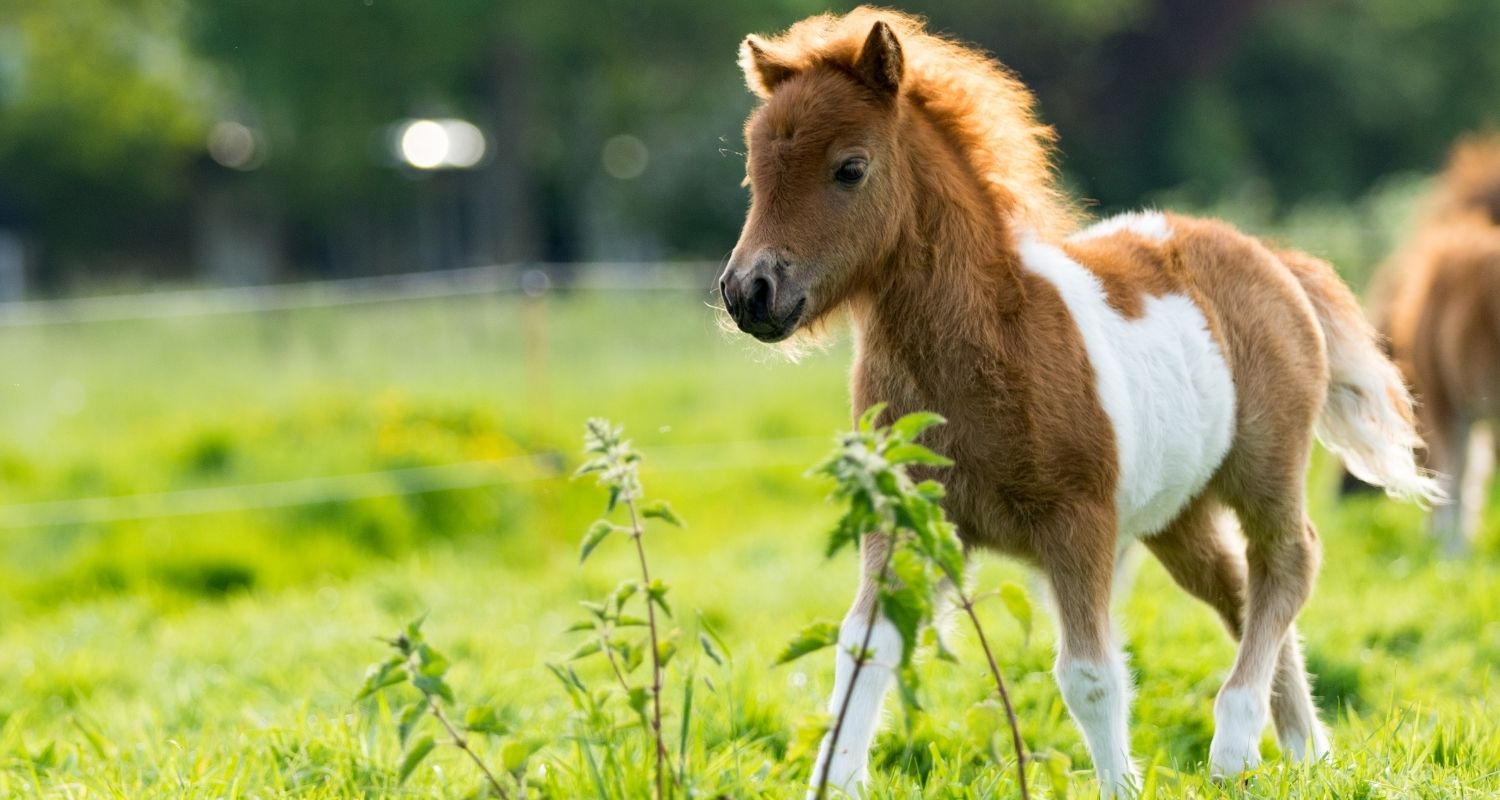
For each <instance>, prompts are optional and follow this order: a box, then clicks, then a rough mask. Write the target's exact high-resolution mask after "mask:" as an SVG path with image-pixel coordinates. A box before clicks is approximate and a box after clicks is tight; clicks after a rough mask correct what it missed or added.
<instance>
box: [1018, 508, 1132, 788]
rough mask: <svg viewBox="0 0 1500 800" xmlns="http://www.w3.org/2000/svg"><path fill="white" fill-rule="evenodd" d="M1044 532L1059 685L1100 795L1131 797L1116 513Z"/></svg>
mask: <svg viewBox="0 0 1500 800" xmlns="http://www.w3.org/2000/svg"><path fill="white" fill-rule="evenodd" d="M1037 539H1038V540H1039V545H1038V546H1039V549H1040V550H1041V552H1039V553H1038V555H1039V556H1040V558H1041V562H1042V568H1043V569H1044V570H1045V571H1046V572H1047V577H1048V578H1049V580H1050V582H1051V584H1052V592H1053V598H1054V601H1055V602H1056V604H1057V620H1058V623H1059V626H1060V627H1061V635H1062V636H1061V641H1060V642H1059V644H1058V649H1057V665H1056V667H1055V670H1054V675H1055V676H1056V678H1057V686H1058V689H1060V690H1061V691H1062V696H1063V702H1064V703H1065V704H1066V705H1067V706H1068V711H1069V712H1070V713H1071V714H1072V715H1073V720H1074V722H1076V723H1077V724H1078V727H1079V728H1080V729H1081V730H1082V731H1083V738H1084V742H1085V743H1086V744H1087V745H1088V748H1089V756H1090V757H1091V758H1092V759H1093V760H1094V771H1095V772H1096V773H1097V774H1098V777H1099V793H1100V796H1102V797H1104V798H1112V797H1115V796H1117V795H1120V796H1130V795H1131V794H1132V793H1133V792H1135V791H1136V790H1137V789H1139V787H1140V779H1139V777H1138V776H1137V775H1136V771H1135V763H1134V762H1133V761H1132V760H1131V758H1130V727H1129V718H1130V694H1131V681H1130V674H1129V672H1128V671H1127V670H1126V667H1125V656H1124V653H1123V652H1122V651H1121V650H1120V647H1119V645H1117V644H1116V643H1115V641H1114V635H1113V633H1112V632H1111V630H1110V622H1109V596H1110V583H1111V578H1112V576H1113V573H1114V567H1115V547H1114V525H1113V514H1112V513H1108V512H1105V511H1102V510H1101V511H1100V512H1099V513H1096V514H1087V513H1084V514H1080V515H1079V516H1078V518H1076V519H1075V520H1072V521H1070V522H1069V523H1067V524H1065V525H1063V526H1061V527H1060V528H1059V529H1058V530H1054V531H1048V532H1044V533H1041V534H1039V535H1038V537H1037Z"/></svg>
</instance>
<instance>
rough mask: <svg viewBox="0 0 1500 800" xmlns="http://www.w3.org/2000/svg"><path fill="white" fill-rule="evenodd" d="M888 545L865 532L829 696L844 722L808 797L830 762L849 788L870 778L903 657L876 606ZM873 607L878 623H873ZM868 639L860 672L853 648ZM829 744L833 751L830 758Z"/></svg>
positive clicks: (832, 780)
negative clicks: (884, 709)
mask: <svg viewBox="0 0 1500 800" xmlns="http://www.w3.org/2000/svg"><path fill="white" fill-rule="evenodd" d="M886 547H887V543H886V540H885V537H883V536H879V535H876V534H869V535H866V536H865V537H864V546H863V548H862V550H863V553H862V561H861V570H860V578H859V591H858V592H857V593H856V594H855V596H854V605H853V606H852V607H851V608H850V609H849V613H848V614H847V615H846V616H845V617H844V623H843V625H842V626H841V627H840V629H839V642H838V655H837V656H836V658H837V661H836V662H835V666H834V679H833V695H832V696H831V697H829V699H828V714H829V716H830V717H831V718H832V719H833V720H834V722H833V723H832V724H835V725H837V724H838V720H839V718H840V716H842V718H843V724H842V725H841V726H839V731H838V742H837V743H835V742H834V741H833V734H834V732H833V730H831V729H830V730H829V732H828V735H827V736H825V737H823V745H822V747H821V748H819V750H818V760H817V762H816V764H815V765H814V766H813V775H812V789H811V790H809V791H808V797H809V798H811V797H814V796H815V795H816V793H817V787H818V784H819V783H820V782H822V779H823V770H824V768H825V765H826V768H827V770H828V784H829V785H830V786H833V787H836V788H838V789H841V790H843V791H845V792H848V793H850V794H856V793H858V792H859V791H860V789H861V788H862V787H863V786H864V784H865V781H866V780H867V779H868V778H869V756H870V742H871V741H872V740H873V739H874V736H875V726H876V724H877V723H878V722H879V720H880V705H881V702H882V701H883V700H884V699H885V693H886V690H887V689H889V688H890V685H891V678H892V677H893V676H894V675H895V668H896V666H897V665H898V664H899V663H900V660H901V634H900V633H899V632H898V631H897V630H896V627H895V626H894V625H892V624H891V623H890V621H889V620H887V619H886V618H885V617H884V616H882V615H881V614H880V613H879V611H878V606H877V603H878V593H879V591H878V590H879V585H880V569H881V567H882V566H883V565H884V564H885V560H886ZM872 613H873V619H874V620H875V624H874V626H873V628H872V627H871V625H870V620H871V619H872ZM867 639H868V641H869V648H868V650H867V658H866V660H865V663H864V665H863V666H862V667H860V668H859V675H858V676H856V675H855V674H854V673H855V660H854V653H856V652H858V651H859V649H860V648H862V647H864V646H865V642H866V640H867ZM856 677H857V679H856ZM846 697H847V704H848V707H847V708H845V703H846V700H845V698H846ZM835 745H836V746H835ZM830 750H832V753H833V756H832V758H831V759H830V758H829V751H830Z"/></svg>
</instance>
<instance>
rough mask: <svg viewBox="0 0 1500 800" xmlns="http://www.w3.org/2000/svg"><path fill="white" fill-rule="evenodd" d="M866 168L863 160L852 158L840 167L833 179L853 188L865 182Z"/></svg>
mask: <svg viewBox="0 0 1500 800" xmlns="http://www.w3.org/2000/svg"><path fill="white" fill-rule="evenodd" d="M865 166H866V164H865V160H864V159H863V158H851V159H849V160H848V161H845V162H844V163H842V164H840V165H839V168H838V170H836V171H835V172H834V173H833V179H834V180H836V181H838V182H839V183H842V184H844V185H846V186H853V185H854V184H856V183H859V182H860V181H862V180H864V177H865Z"/></svg>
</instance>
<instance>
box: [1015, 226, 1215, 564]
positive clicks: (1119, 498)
mask: <svg viewBox="0 0 1500 800" xmlns="http://www.w3.org/2000/svg"><path fill="white" fill-rule="evenodd" d="M1157 216H1158V217H1159V216H1160V215H1159V214H1158V215H1157ZM1020 255H1021V263H1022V264H1023V265H1025V267H1026V268H1027V269H1029V270H1031V271H1032V272H1035V273H1036V274H1038V275H1040V276H1041V277H1043V278H1045V279H1046V280H1047V281H1048V282H1050V283H1051V284H1052V285H1053V286H1055V287H1057V291H1058V293H1059V294H1060V295H1062V300H1063V303H1065V304H1066V305H1067V307H1068V311H1069V312H1070V313H1071V314H1072V317H1073V321H1074V323H1075V324H1077V326H1078V331H1079V333H1080V334H1082V336H1083V344H1084V347H1085V349H1086V350H1087V351H1088V357H1089V362H1090V364H1091V365H1092V366H1093V369H1094V376H1095V382H1096V386H1095V389H1096V391H1097V392H1098V395H1099V402H1100V405H1102V406H1103V407H1104V412H1105V414H1106V415H1108V416H1109V421H1110V423H1111V425H1113V426H1114V433H1115V448H1116V450H1117V451H1118V452H1117V455H1118V457H1119V465H1120V475H1119V483H1118V485H1117V486H1116V488H1115V507H1116V509H1117V511H1118V512H1119V524H1120V530H1119V533H1120V534H1121V535H1123V536H1132V537H1137V536H1149V535H1150V534H1153V533H1156V532H1157V531H1160V530H1161V529H1162V528H1163V527H1165V526H1166V525H1167V524H1168V523H1169V522H1171V521H1172V520H1173V519H1175V518H1176V516H1177V514H1178V513H1179V512H1181V510H1182V508H1183V506H1184V505H1186V504H1187V502H1188V501H1189V500H1191V499H1192V498H1193V497H1194V496H1195V495H1197V494H1198V492H1199V491H1200V490H1202V489H1203V486H1204V484H1206V483H1207V482H1208V479H1209V478H1210V477H1212V476H1213V474H1214V471H1215V470H1217V469H1218V467H1219V464H1220V462H1221V461H1223V459H1224V454H1225V453H1227V452H1228V450H1229V444H1230V440H1231V438H1232V436H1233V433H1234V405H1235V399H1234V380H1233V378H1232V377H1231V376H1230V373H1229V367H1228V365H1227V364H1225V362H1224V356H1223V354H1222V353H1220V352H1219V346H1218V343H1217V342H1216V341H1214V338H1213V335H1212V334H1211V333H1210V332H1209V330H1208V322H1207V320H1206V319H1204V316H1203V312H1202V311H1201V310H1200V309H1199V308H1198V306H1197V305H1196V304H1194V303H1193V301H1192V300H1191V299H1189V298H1188V297H1186V296H1184V295H1180V294H1169V295H1165V296H1162V297H1152V296H1150V295H1146V296H1145V297H1143V298H1142V300H1143V302H1144V306H1143V308H1144V313H1143V314H1142V315H1141V316H1140V318H1138V319H1134V320H1130V319H1126V318H1125V317H1123V316H1121V315H1120V314H1119V313H1118V312H1116V311H1115V310H1114V309H1113V308H1111V307H1110V305H1109V303H1108V301H1107V300H1106V295H1105V292H1104V287H1103V285H1102V284H1101V283H1100V282H1099V278H1098V277H1097V276H1096V275H1095V274H1094V273H1093V272H1090V271H1089V270H1088V269H1086V268H1085V267H1084V266H1083V265H1081V264H1079V263H1078V262H1077V261H1074V260H1073V259H1072V258H1070V257H1068V255H1067V254H1066V253H1064V252H1063V251H1062V250H1061V249H1059V248H1057V247H1055V246H1053V245H1049V244H1045V243H1042V242H1038V241H1036V240H1034V239H1032V238H1030V237H1024V236H1023V237H1022V239H1021V246H1020Z"/></svg>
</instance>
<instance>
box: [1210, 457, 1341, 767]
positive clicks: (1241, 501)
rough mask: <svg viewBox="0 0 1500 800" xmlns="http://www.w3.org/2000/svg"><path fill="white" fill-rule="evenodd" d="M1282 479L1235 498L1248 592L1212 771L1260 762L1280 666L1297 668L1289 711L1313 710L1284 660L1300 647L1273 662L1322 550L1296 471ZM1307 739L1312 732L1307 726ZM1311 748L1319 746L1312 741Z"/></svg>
mask: <svg viewBox="0 0 1500 800" xmlns="http://www.w3.org/2000/svg"><path fill="white" fill-rule="evenodd" d="M1286 477H1287V478H1288V480H1286V481H1285V484H1284V485H1283V487H1282V489H1281V491H1279V492H1271V493H1270V494H1262V495H1259V496H1255V495H1253V494H1251V495H1250V496H1241V497H1238V498H1233V500H1234V503H1235V510H1236V512H1237V513H1238V514H1239V517H1240V523H1241V525H1242V526H1243V528H1244V531H1245V538H1246V561H1247V564H1248V567H1249V570H1248V575H1249V581H1248V589H1249V591H1248V595H1247V598H1248V600H1247V603H1246V611H1245V623H1244V638H1242V639H1241V640H1240V648H1239V653H1238V655H1237V656H1236V657H1235V662H1234V668H1233V669H1231V670H1230V673H1229V679H1228V680H1227V681H1225V683H1224V687H1223V688H1222V689H1220V691H1219V696H1218V699H1217V700H1216V701H1215V703H1214V738H1213V743H1212V744H1211V745H1210V747H1209V766H1210V769H1211V771H1212V772H1213V774H1215V775H1232V774H1235V773H1238V772H1240V771H1242V770H1245V769H1249V768H1253V767H1255V766H1257V765H1258V764H1259V763H1260V747H1259V745H1260V735H1261V731H1263V730H1264V729H1265V726H1266V717H1267V712H1268V711H1269V709H1270V706H1271V686H1272V683H1273V681H1275V680H1277V673H1278V671H1279V669H1281V668H1284V669H1286V670H1288V672H1289V673H1299V674H1294V675H1292V679H1293V680H1294V681H1295V680H1297V679H1300V681H1301V684H1300V685H1298V686H1295V694H1296V695H1297V696H1294V698H1293V699H1292V700H1291V701H1290V703H1291V704H1292V706H1291V708H1294V709H1301V710H1303V711H1308V712H1309V713H1311V712H1310V709H1308V708H1305V707H1304V703H1303V698H1302V697H1301V696H1300V695H1302V694H1304V693H1305V691H1306V677H1305V674H1303V673H1304V670H1303V668H1302V667H1301V665H1300V664H1297V663H1290V662H1298V661H1300V660H1301V659H1300V649H1294V650H1292V651H1290V652H1288V654H1287V658H1288V659H1289V663H1287V664H1286V665H1281V666H1279V665H1278V662H1280V661H1281V660H1282V657H1283V656H1282V653H1283V649H1284V648H1285V647H1286V642H1287V641H1288V639H1289V638H1295V636H1296V633H1295V629H1294V628H1293V626H1292V623H1293V621H1294V620H1295V619H1296V618H1297V613H1298V612H1299V611H1300V610H1301V609H1302V605H1303V604H1304V603H1305V602H1307V598H1308V595H1309V594H1311V592H1312V585H1313V578H1314V576H1315V575H1316V574H1317V570H1318V559H1319V557H1320V554H1321V548H1320V546H1319V543H1318V534H1317V531H1316V530H1314V528H1313V525H1312V522H1311V521H1310V520H1308V519H1307V516H1306V514H1305V513H1304V511H1303V505H1302V490H1301V485H1300V477H1301V476H1300V471H1298V472H1296V474H1295V476H1294V475H1291V474H1289V475H1287V476H1286ZM1282 680H1283V681H1285V680H1286V679H1285V678H1283V679H1282ZM1310 703H1311V701H1310V699H1309V700H1307V701H1306V705H1310ZM1295 716H1296V715H1294V717H1295ZM1302 721H1304V722H1305V720H1302ZM1289 733H1290V731H1289ZM1307 736H1308V737H1314V736H1315V734H1314V733H1313V731H1311V730H1309V731H1307ZM1313 749H1314V751H1315V752H1316V750H1317V749H1318V747H1317V745H1316V744H1315V745H1314V748H1313Z"/></svg>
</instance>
